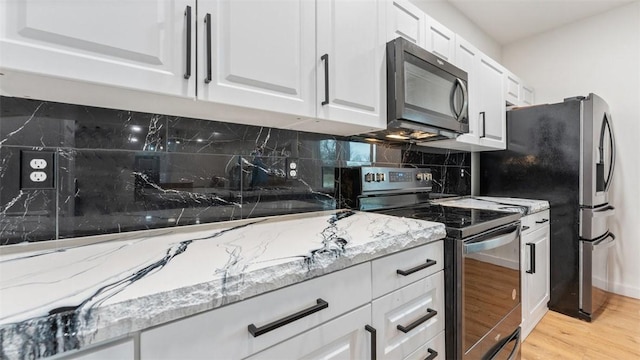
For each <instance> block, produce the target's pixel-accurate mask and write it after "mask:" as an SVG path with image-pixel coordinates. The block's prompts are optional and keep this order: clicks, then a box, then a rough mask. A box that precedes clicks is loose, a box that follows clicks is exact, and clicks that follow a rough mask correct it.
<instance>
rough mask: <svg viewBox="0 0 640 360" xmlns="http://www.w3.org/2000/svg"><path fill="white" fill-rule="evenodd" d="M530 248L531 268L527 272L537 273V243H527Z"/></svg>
mask: <svg viewBox="0 0 640 360" xmlns="http://www.w3.org/2000/svg"><path fill="white" fill-rule="evenodd" d="M526 245H527V246H529V247H530V249H529V262H530V264H531V265H530V266H529V270H527V274H535V273H536V244H535V243H527V244H526Z"/></svg>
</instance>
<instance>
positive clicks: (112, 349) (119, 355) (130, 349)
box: [62, 339, 136, 360]
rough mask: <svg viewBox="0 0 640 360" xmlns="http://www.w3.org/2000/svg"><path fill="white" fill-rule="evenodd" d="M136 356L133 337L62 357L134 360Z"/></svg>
mask: <svg viewBox="0 0 640 360" xmlns="http://www.w3.org/2000/svg"><path fill="white" fill-rule="evenodd" d="M135 358H136V357H135V346H134V344H133V339H126V340H122V341H114V342H113V343H108V344H105V345H98V346H96V347H93V348H90V349H87V350H82V351H80V352H77V353H74V354H70V355H68V356H63V357H62V359H64V360H106V359H113V360H127V359H129V360H134V359H135Z"/></svg>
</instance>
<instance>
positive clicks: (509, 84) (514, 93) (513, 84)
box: [504, 71, 522, 105]
mask: <svg viewBox="0 0 640 360" xmlns="http://www.w3.org/2000/svg"><path fill="white" fill-rule="evenodd" d="M504 91H505V93H504V96H505V101H506V102H507V103H508V104H509V105H520V103H521V101H522V81H521V80H520V78H519V77H517V76H515V75H514V74H512V73H510V72H509V71H506V72H505V74H504Z"/></svg>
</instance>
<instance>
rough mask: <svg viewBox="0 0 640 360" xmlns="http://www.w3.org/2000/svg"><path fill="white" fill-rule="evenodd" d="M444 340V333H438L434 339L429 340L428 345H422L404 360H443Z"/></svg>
mask: <svg viewBox="0 0 640 360" xmlns="http://www.w3.org/2000/svg"><path fill="white" fill-rule="evenodd" d="M444 351H445V340H444V331H442V332H440V333H439V334H438V335H436V337H434V338H433V339H431V340H429V342H428V343H426V344H424V345H422V346H421V347H419V348H418V350H416V351H414V352H412V353H411V355H409V356H407V357H406V358H404V360H425V359H429V360H445V359H446V358H447V356H446V354H445V352H444Z"/></svg>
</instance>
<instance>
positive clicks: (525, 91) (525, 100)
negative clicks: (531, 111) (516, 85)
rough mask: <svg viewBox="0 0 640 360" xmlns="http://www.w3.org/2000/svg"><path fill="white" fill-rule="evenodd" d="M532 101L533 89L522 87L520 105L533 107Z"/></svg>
mask: <svg viewBox="0 0 640 360" xmlns="http://www.w3.org/2000/svg"><path fill="white" fill-rule="evenodd" d="M534 101H535V100H534V90H533V88H532V87H530V86H527V85H522V105H526V106H529V105H533V104H534Z"/></svg>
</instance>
